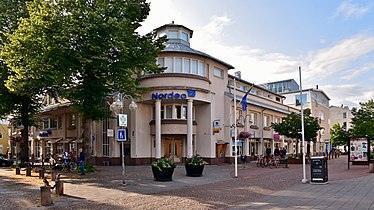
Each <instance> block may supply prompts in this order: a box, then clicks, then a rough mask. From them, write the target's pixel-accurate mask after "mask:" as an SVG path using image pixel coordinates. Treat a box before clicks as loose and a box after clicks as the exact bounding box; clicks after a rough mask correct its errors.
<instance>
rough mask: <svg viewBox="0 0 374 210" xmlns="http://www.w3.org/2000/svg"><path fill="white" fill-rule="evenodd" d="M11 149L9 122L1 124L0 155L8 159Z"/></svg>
mask: <svg viewBox="0 0 374 210" xmlns="http://www.w3.org/2000/svg"><path fill="white" fill-rule="evenodd" d="M8 149H9V134H8V122H6V121H1V122H0V155H2V156H4V157H8Z"/></svg>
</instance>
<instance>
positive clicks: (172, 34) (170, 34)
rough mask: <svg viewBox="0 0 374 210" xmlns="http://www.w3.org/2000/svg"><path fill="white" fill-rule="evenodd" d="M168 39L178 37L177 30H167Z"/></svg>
mask: <svg viewBox="0 0 374 210" xmlns="http://www.w3.org/2000/svg"><path fill="white" fill-rule="evenodd" d="M168 38H169V39H178V31H171V30H170V31H169V32H168Z"/></svg>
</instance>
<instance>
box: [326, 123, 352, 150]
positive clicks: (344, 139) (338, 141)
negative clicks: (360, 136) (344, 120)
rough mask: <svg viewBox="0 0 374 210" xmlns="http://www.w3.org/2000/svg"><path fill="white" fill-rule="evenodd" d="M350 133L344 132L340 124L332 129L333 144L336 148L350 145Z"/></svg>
mask: <svg viewBox="0 0 374 210" xmlns="http://www.w3.org/2000/svg"><path fill="white" fill-rule="evenodd" d="M348 138H349V132H348V131H346V130H344V129H343V128H342V127H341V126H340V124H339V123H336V124H334V125H333V126H332V128H330V139H331V143H332V144H333V145H335V146H342V145H347V144H348Z"/></svg>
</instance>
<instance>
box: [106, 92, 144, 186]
mask: <svg viewBox="0 0 374 210" xmlns="http://www.w3.org/2000/svg"><path fill="white" fill-rule="evenodd" d="M125 98H131V103H130V105H129V109H130V110H131V111H135V110H136V109H137V108H138V105H137V104H136V103H135V101H134V98H133V97H131V96H130V95H123V94H122V93H118V94H117V99H116V100H115V101H114V102H113V103H112V104H111V105H110V107H109V108H110V110H111V111H112V112H114V113H115V114H116V115H117V113H118V114H120V113H121V110H122V108H123V102H124V99H125ZM117 119H118V117H117ZM125 121H126V122H125V125H126V126H125V128H126V127H127V117H126V120H125ZM121 126H122V125H119V127H121ZM124 141H125V140H122V141H121V146H122V184H126V183H125V146H124V143H123V142H124Z"/></svg>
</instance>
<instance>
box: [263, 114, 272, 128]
mask: <svg viewBox="0 0 374 210" xmlns="http://www.w3.org/2000/svg"><path fill="white" fill-rule="evenodd" d="M270 125H271V120H270V116H268V115H264V126H265V127H269V126H270Z"/></svg>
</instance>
